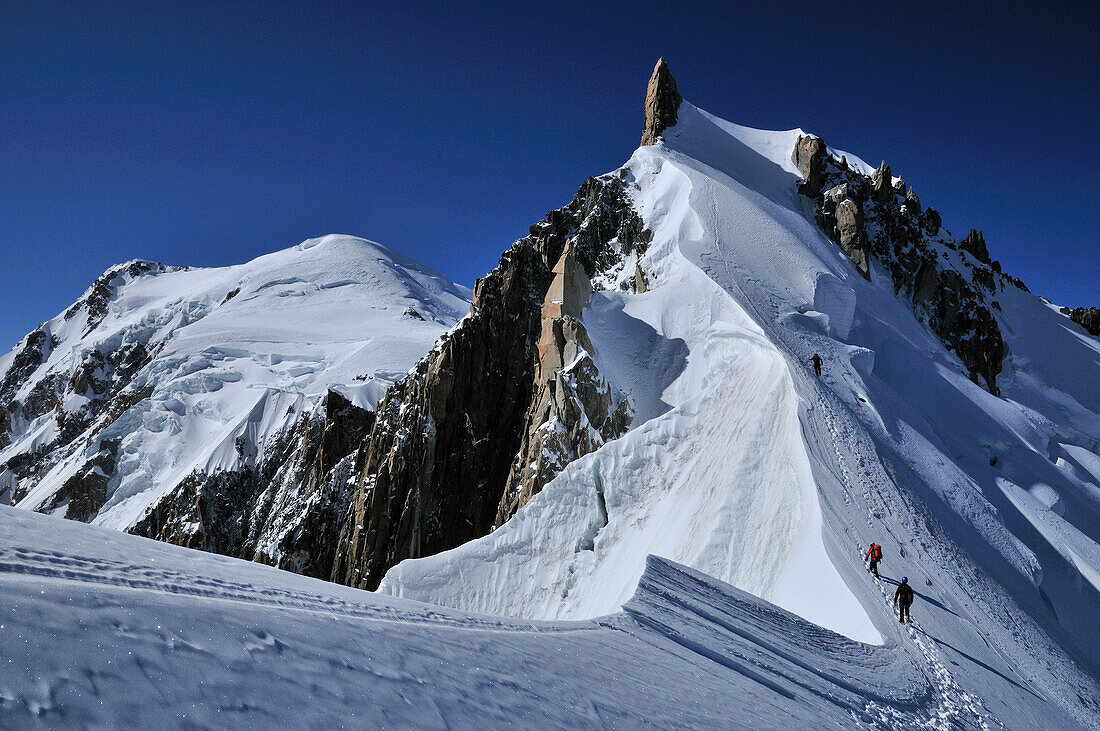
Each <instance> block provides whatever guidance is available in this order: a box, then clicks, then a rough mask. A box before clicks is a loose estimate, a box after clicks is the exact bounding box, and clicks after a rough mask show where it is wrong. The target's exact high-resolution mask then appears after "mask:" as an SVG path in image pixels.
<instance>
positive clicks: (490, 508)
mask: <svg viewBox="0 0 1100 731" xmlns="http://www.w3.org/2000/svg"><path fill="white" fill-rule="evenodd" d="M660 66H661V64H658V67H659V68H660ZM658 70H659V69H658ZM659 76H660V75H659V74H655V77H659ZM658 86H660V85H658ZM613 240H617V242H618V247H619V248H618V250H616V249H614V248H613V247H612V246H611V242H612V241H613ZM648 241H649V233H648V232H647V231H645V230H644V228H643V226H642V222H641V219H640V218H639V217H638V216H637V214H636V213H635V212H634V210H633V209H632V208H631V206H630V203H629V199H628V198H627V195H626V189H625V187H624V185H623V183H622V182H621V181H620V180H619V179H618V178H615V177H605V178H598V179H597V178H591V179H589V180H588V181H586V182H585V183H584V185H582V186H581V188H580V190H579V191H578V192H577V194H576V196H574V198H573V201H572V202H571V203H570V204H569V205H568V206H566V207H564V208H561V209H558V210H556V211H551V212H550V213H548V214H547V216H546V218H545V219H544V220H543V221H542V222H540V223H538V224H536V225H534V226H532V227H531V232H530V234H529V235H528V236H527V237H525V238H523V239H520V240H519V241H517V242H516V243H515V244H513V245H512V247H511V248H510V249H509V250H508V251H507V252H505V254H504V256H503V257H502V258H501V261H500V264H499V265H498V266H497V268H496V269H494V270H493V271H492V272H490V273H489V274H488V275H487V276H486V277H484V278H483V279H481V280H479V281H478V283H477V285H476V286H475V288H474V299H473V305H472V306H471V309H470V315H469V316H467V317H466V318H465V319H464V320H463V321H462V322H461V323H460V324H459V325H458V326H457V327H456V328H455V329H454V330H452V331H451V332H449V333H447V334H446V335H445V336H444V337H443V338H442V339H441V340H440V341H439V343H438V344H437V345H436V347H435V348H434V349H433V350H432V352H430V353H429V354H428V355H427V356H425V357H424V358H422V359H421V360H420V362H419V363H417V365H416V366H415V367H414V368H413V369H412V370H411V371H410V372H409V373H408V375H406V376H405V377H404V378H403V379H402V380H401V381H399V382H398V383H396V384H395V385H394V386H392V387H391V388H390V390H389V391H388V392H387V393H386V396H385V397H384V398H383V400H382V401H381V402H380V403H379V405H378V410H377V423H376V424H375V427H374V429H373V430H372V432H371V435H370V438H369V440H368V442H367V444H366V445H365V446H364V458H363V474H362V477H361V480H360V483H359V486H358V489H357V491H356V495H355V498H354V502H353V505H352V511H351V514H350V516H349V519H348V520H347V521H346V523H345V525H344V529H343V530H342V531H341V535H340V545H339V548H338V551H337V557H336V562H335V565H334V567H333V572H332V579H333V580H334V581H339V582H342V583H346V584H350V585H352V586H359V587H363V588H368V589H374V588H375V587H377V585H378V582H379V581H381V579H382V577H383V575H384V574H385V572H386V570H387V569H389V568H390V567H391V566H393V565H394V564H396V563H398V562H399V561H401V560H403V559H405V558H413V557H418V556H427V555H431V554H434V553H438V552H440V551H444V550H447V549H449V548H453V547H455V546H457V545H459V544H461V543H464V542H466V541H468V540H471V539H473V538H477V537H480V536H483V535H485V534H487V533H488V532H489V531H490V530H491V529H492V528H493V525H494V521H495V519H496V517H497V515H498V508H499V507H500V506H501V502H502V498H503V497H504V494H505V488H506V485H507V484H508V479H509V475H510V474H511V472H512V468H513V464H514V463H515V462H516V460H517V454H519V453H520V452H521V447H522V446H523V443H522V440H523V435H524V433H525V423H526V417H527V413H528V411H529V410H530V409H531V403H532V401H533V400H534V399H536V398H538V390H537V389H536V372H537V363H538V359H539V348H538V345H539V342H540V339H541V336H542V306H543V303H544V301H545V299H546V294H547V291H548V289H549V288H550V286H551V284H552V283H553V281H554V273H553V267H554V266H555V264H556V263H557V262H558V261H559V260H561V258H562V255H563V253H564V252H565V249H566V246H567V245H568V246H570V247H571V249H572V252H573V253H572V255H573V257H575V261H576V264H577V265H578V266H580V267H581V268H583V272H584V274H585V276H587V277H588V278H589V279H590V278H591V276H592V275H594V274H596V273H597V272H602V271H605V270H607V269H609V268H610V267H611V266H613V265H614V264H616V263H617V262H618V261H619V260H620V258H621V257H622V256H623V255H624V254H629V253H630V252H631V251H633V250H634V249H635V248H644V246H645V245H646V244H647V243H648Z"/></svg>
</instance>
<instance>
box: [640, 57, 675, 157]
mask: <svg viewBox="0 0 1100 731" xmlns="http://www.w3.org/2000/svg"><path fill="white" fill-rule="evenodd" d="M681 102H683V98H682V97H681V96H680V92H679V91H677V90H676V79H674V78H672V72H670V71H669V70H668V64H667V63H665V60H664V59H663V58H660V59H658V60H657V65H656V66H654V67H653V74H652V75H651V76H650V77H649V85H648V86H647V87H646V92H645V128H644V130H643V131H642V146H643V147H644V146H645V145H655V144H657V140H658V139H660V137H661V134H662V133H663V132H664V131H665V130H666V129H668V128H669V127H672V126H675V124H676V119H677V114H678V112H679V110H680V104H681Z"/></svg>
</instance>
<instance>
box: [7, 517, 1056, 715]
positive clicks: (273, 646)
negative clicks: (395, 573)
mask: <svg viewBox="0 0 1100 731" xmlns="http://www.w3.org/2000/svg"><path fill="white" fill-rule="evenodd" d="M0 531H2V533H3V535H4V537H5V540H4V542H3V544H2V545H0V586H2V588H3V596H4V607H3V617H2V618H0V658H3V660H4V672H3V673H0V726H4V727H5V728H35V727H70V728H88V727H103V726H111V727H118V726H142V727H144V726H151V725H156V726H160V727H163V726H166V725H167V726H170V727H176V728H240V727H248V728H258V727H266V728H272V727H279V728H282V727H289V728H317V727H335V726H353V727H365V728H380V727H397V728H425V729H435V728H439V729H444V728H486V727H490V728H501V727H506V726H507V727H514V726H517V725H518V726H523V727H529V728H602V727H613V728H637V727H641V726H654V727H658V728H761V727H769V728H771V727H775V726H778V725H783V726H790V727H795V728H837V729H840V728H860V727H876V726H877V727H880V728H933V729H939V728H942V729H947V728H957V729H982V728H997V727H998V725H997V724H996V722H995V721H994V720H993V719H994V718H996V717H1001V718H1003V719H1005V721H1006V722H1007V723H1008V726H1009V727H1011V728H1070V727H1073V726H1074V725H1075V723H1074V719H1073V718H1072V717H1071V716H1068V715H1066V714H1065V712H1064V711H1063V710H1062V709H1060V708H1059V707H1058V706H1057V704H1055V703H1052V702H1051V701H1050V700H1049V699H1047V698H1045V697H1044V696H1043V695H1042V692H1041V691H1040V690H1038V689H1037V688H1036V686H1035V685H1034V684H1033V683H1031V682H1029V681H1028V680H1027V679H1026V678H1025V677H1024V676H1023V675H1022V674H1021V673H1020V672H1018V671H1017V670H1016V669H1013V668H1012V667H1010V666H1009V665H1008V664H1007V663H1006V662H1005V661H1003V660H1001V659H996V660H995V661H994V662H992V663H989V664H987V663H986V662H984V661H981V660H977V659H976V658H975V657H974V653H975V652H977V651H979V650H978V648H975V647H973V646H972V645H962V646H958V645H954V644H949V643H946V642H944V641H943V640H940V639H938V636H937V635H935V634H934V633H933V632H931V631H927V633H926V631H925V630H923V629H922V628H921V627H920V625H919V623H918V624H917V625H913V626H911V627H910V628H908V629H907V630H906V631H904V632H902V633H900V636H899V638H898V640H899V641H898V642H897V643H896V644H895V643H894V642H888V643H887V644H886V645H884V646H872V645H864V644H860V643H857V642H854V641H852V640H849V639H847V638H845V637H842V636H840V635H837V634H834V633H833V632H830V631H828V630H824V629H821V628H819V627H817V626H815V625H813V624H811V623H809V622H806V621H805V620H803V619H800V618H799V617H798V616H797V615H794V614H790V613H788V612H785V611H783V610H782V609H778V608H776V607H774V606H773V605H770V604H768V603H767V602H764V601H761V600H760V599H758V598H756V597H753V596H752V595H750V594H748V593H745V592H742V591H740V590H738V589H735V588H733V587H732V586H729V585H728V584H724V583H722V582H719V581H716V580H715V579H713V578H710V577H707V576H705V575H703V574H700V573H698V572H695V571H692V570H690V569H687V568H685V567H682V566H679V565H677V564H675V563H672V562H669V561H666V560H664V559H657V558H652V559H650V560H649V561H648V563H647V565H646V568H645V573H644V575H643V577H642V581H641V583H640V584H639V586H638V587H637V590H636V592H635V593H634V595H633V597H632V598H631V599H630V601H628V602H627V603H626V605H625V606H624V609H623V611H622V612H620V613H617V614H614V615H611V616H608V617H602V618H599V619H594V620H589V621H581V622H544V621H523V620H512V619H505V618H499V617H491V616H486V615H479V614H472V613H467V612H461V611H457V610H452V609H445V608H442V607H438V606H432V605H427V604H421V603H419V602H413V601H408V600H404V599H400V598H395V597H388V596H385V595H379V594H372V593H368V592H363V591H358V590H355V589H350V588H347V587H343V586H339V585H336V584H330V583H326V582H322V581H317V580H314V579H308V578H305V577H302V576H298V575H296V574H289V573H285V572H282V571H278V570H276V569H273V568H269V567H266V566H262V565H259V564H255V563H248V562H245V561H240V560H237V559H230V558H225V557H221V556H215V555H212V554H207V553H200V552H197V551H191V550H188V549H184V548H179V547H176V546H171V545H167V544H162V543H157V542H154V541H149V540H147V539H143V538H138V537H136V536H130V535H126V534H123V533H119V532H115V531H110V530H105V529H103V528H99V527H96V526H88V525H84V524H81V523H76V522H73V521H62V520H60V519H58V518H53V517H50V516H45V515H40V514H35V513H31V512H29V511H24V510H14V509H12V508H9V507H0ZM948 667H951V668H953V669H954V673H953V672H951V671H949V670H948ZM964 674H965V675H968V676H970V677H971V681H972V682H971V684H972V685H977V686H978V687H980V688H981V690H982V693H981V694H980V695H978V694H974V693H972V692H970V691H969V690H967V689H965V688H962V687H960V686H959V685H958V683H957V677H958V676H959V675H964Z"/></svg>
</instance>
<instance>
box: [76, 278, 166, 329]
mask: <svg viewBox="0 0 1100 731" xmlns="http://www.w3.org/2000/svg"><path fill="white" fill-rule="evenodd" d="M163 271H167V267H165V266H164V265H163V264H159V263H157V262H152V261H132V262H130V263H129V264H124V265H122V266H120V267H116V268H115V269H111V270H110V271H107V272H105V273H104V274H103V275H102V276H101V277H99V279H97V280H95V282H93V283H92V286H91V287H90V288H89V289H88V291H87V292H86V293H85V294H84V296H83V297H81V298H80V299H79V300H78V301H77V302H76V303H74V304H73V306H72V307H70V308H69V309H68V310H66V311H65V319H66V320H71V319H73V318H74V317H76V316H77V315H78V314H79V313H80V312H81V311H82V310H83V311H85V312H87V313H88V323H87V324H86V325H85V326H84V332H86V333H87V332H91V331H92V330H94V329H95V328H96V326H97V325H99V323H101V322H103V318H104V317H106V316H107V305H108V304H110V302H111V299H112V298H113V297H114V296H115V291H116V290H117V289H118V285H119V284H120V282H121V277H122V276H123V275H127V276H129V277H130V278H131V279H136V278H137V277H139V276H141V275H142V274H148V273H150V272H152V273H160V272H163Z"/></svg>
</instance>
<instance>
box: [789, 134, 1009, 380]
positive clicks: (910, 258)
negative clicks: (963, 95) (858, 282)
mask: <svg viewBox="0 0 1100 731" xmlns="http://www.w3.org/2000/svg"><path fill="white" fill-rule="evenodd" d="M808 139H810V140H812V139H816V138H804V137H801V136H800V137H799V139H798V142H797V143H796V145H795V149H794V152H793V153H792V160H794V161H795V164H796V165H797V166H798V169H799V172H801V173H802V176H803V178H805V181H804V182H803V183H802V184H801V185H800V186H799V190H800V192H802V193H803V195H806V196H808V197H810V198H814V199H816V201H817V204H818V213H817V219H818V223H819V224H820V225H821V227H822V228H823V229H824V231H825V233H826V234H828V236H829V238H831V239H832V240H833V241H834V242H836V244H837V245H838V246H839V247H840V249H841V250H842V251H843V252H844V253H845V254H846V255H847V256H848V258H849V259H850V260H851V261H852V264H853V265H854V266H855V267H856V269H857V271H859V273H860V274H861V275H862V276H863V277H865V278H867V279H870V261H871V259H872V258H873V259H875V260H876V261H878V262H879V263H880V264H881V265H882V267H883V268H884V269H885V270H886V271H887V272H889V275H890V278H891V280H892V284H893V287H894V291H895V292H897V293H898V294H899V295H902V296H905V297H907V298H908V301H909V303H910V305H911V306H912V308H913V312H914V314H915V315H916V316H917V318H918V319H920V320H921V322H923V323H924V324H925V325H926V326H927V327H928V328H929V329H930V330H931V331H932V332H934V333H935V334H936V336H937V337H939V339H940V340H941V341H942V342H943V344H944V345H945V346H946V347H947V349H948V350H951V351H952V352H954V353H955V354H956V355H957V356H958V357H959V359H960V360H961V361H962V362H963V366H964V367H965V369H966V372H967V375H968V376H969V377H970V378H971V380H973V381H974V382H975V383H979V384H984V385H985V387H986V388H988V389H989V391H990V392H991V393H994V394H996V393H998V389H997V375H998V374H999V373H1000V372H1001V367H1002V360H1003V358H1004V354H1005V348H1004V339H1003V337H1002V335H1001V331H1000V327H999V325H998V324H997V320H996V318H995V317H994V316H993V311H994V310H997V309H999V307H1000V305H999V304H998V303H997V301H996V299H995V296H996V295H997V293H998V292H999V291H1000V289H1001V288H1003V287H1004V286H1005V284H1006V283H1011V284H1015V285H1017V286H1021V287H1022V286H1023V285H1022V283H1019V280H1015V279H1014V278H1012V277H1008V276H1007V275H1005V274H1004V273H1003V272H1001V270H1000V265H999V264H997V263H996V262H992V261H990V259H989V252H988V250H987V249H986V244H985V238H984V237H983V236H982V234H981V232H980V231H974V230H972V231H971V232H970V234H969V235H968V236H967V237H966V238H965V239H963V240H962V241H956V240H954V239H952V238H951V237H950V236H949V235H948V234H947V232H945V231H943V230H942V227H941V225H942V221H941V220H940V215H939V213H937V212H936V211H935V210H934V209H932V208H926V209H922V206H921V202H920V198H919V197H918V196H917V194H916V192H915V191H913V189H912V188H906V186H905V184H904V183H903V182H902V181H901V180H900V179H899V180H898V181H897V182H894V180H893V177H892V173H891V171H890V167H889V166H888V165H887V164H886V162H885V161H883V162H882V164H880V165H879V167H878V169H877V170H875V171H874V173H872V174H871V175H870V176H864V175H862V174H860V173H859V172H858V171H856V170H853V169H852V168H851V167H850V166H849V165H847V164H846V163H847V161H843V162H841V161H838V160H834V159H833V158H832V157H831V156H829V155H828V154H827V146H826V145H825V143H824V142H823V141H821V140H816V141H808ZM815 190H823V191H824V192H817V193H815V192H814V191H815ZM951 250H956V254H955V257H954V259H952V257H950V256H948V255H947V253H946V252H949V251H951ZM959 250H961V251H966V252H969V253H970V254H971V255H972V256H973V259H970V258H969V257H959V256H958V254H957V252H958V251H959ZM955 259H957V260H958V261H957V262H956V263H955V264H954V265H953V264H952V263H951V262H952V261H954V260H955ZM975 260H976V263H975Z"/></svg>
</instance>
